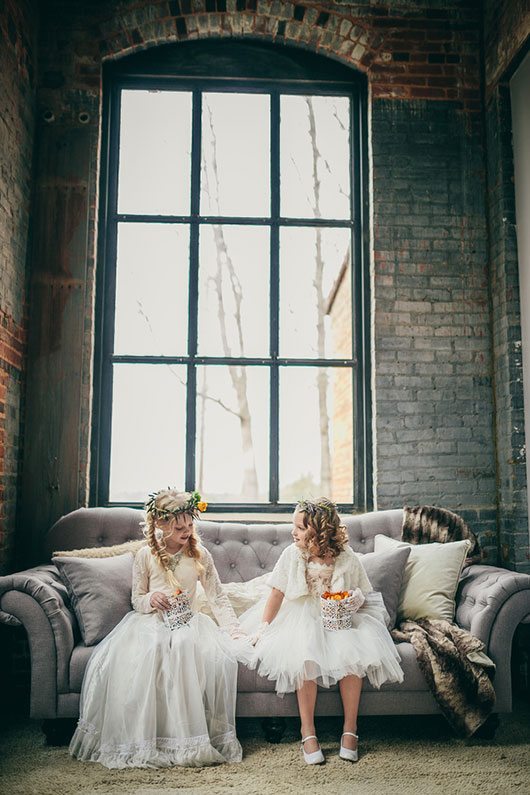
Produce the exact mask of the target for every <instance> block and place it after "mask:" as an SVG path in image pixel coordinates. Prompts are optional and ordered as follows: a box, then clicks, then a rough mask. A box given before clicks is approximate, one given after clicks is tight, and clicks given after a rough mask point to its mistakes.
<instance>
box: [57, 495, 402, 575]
mask: <svg viewBox="0 0 530 795" xmlns="http://www.w3.org/2000/svg"><path fill="white" fill-rule="evenodd" d="M258 516H259V514H258ZM143 518H144V514H143V511H140V510H138V509H135V508H79V509H78V510H77V511H72V512H71V513H68V514H66V515H65V516H63V517H61V519H59V520H58V521H57V522H56V523H55V524H54V525H53V527H52V528H51V529H50V530H49V532H48V535H47V537H46V555H47V560H49V559H50V558H51V555H52V553H53V552H54V551H56V550H68V549H81V548H85V547H98V546H112V545H113V544H122V543H124V542H126V541H137V540H138V539H140V538H142V534H141V530H140V527H139V523H140V522H141V521H142V520H143ZM402 520H403V510H402V509H401V508H399V509H396V510H389V511H373V512H372V513H364V514H357V515H345V516H342V521H343V523H344V525H345V526H346V528H347V530H348V534H349V537H350V543H351V546H352V548H353V549H354V550H355V552H372V551H373V548H374V536H375V535H377V533H382V534H384V535H387V536H390V537H391V538H399V537H400V536H401V524H402ZM196 527H197V530H198V533H199V535H200V537H201V539H202V541H203V543H204V545H205V546H206V547H207V549H209V550H210V552H211V553H212V555H213V558H214V561H215V565H216V567H217V570H218V572H219V576H220V578H221V580H222V581H223V582H233V581H240V582H243V581H246V580H250V579H252V578H253V577H258V576H259V575H260V574H265V572H267V571H271V570H272V569H273V568H274V564H275V563H276V561H277V560H278V558H279V557H280V554H281V552H282V550H283V549H285V547H286V546H287V545H288V544H290V543H292V538H291V530H292V524H291V523H277V524H274V523H272V522H271V523H270V524H269V523H267V524H257V523H256V524H243V523H239V522H228V521H226V522H224V521H222V522H217V521H215V522H213V521H207V520H199V521H198V522H197V523H196Z"/></svg>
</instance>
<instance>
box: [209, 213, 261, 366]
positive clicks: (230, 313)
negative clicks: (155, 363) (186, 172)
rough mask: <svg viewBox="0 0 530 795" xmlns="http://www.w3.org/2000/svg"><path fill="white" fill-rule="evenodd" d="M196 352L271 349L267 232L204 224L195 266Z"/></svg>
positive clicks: (249, 352)
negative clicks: (197, 265)
mask: <svg viewBox="0 0 530 795" xmlns="http://www.w3.org/2000/svg"><path fill="white" fill-rule="evenodd" d="M199 352H200V354H201V355H208V356H266V355H267V354H268V352H269V231H268V229H265V228H263V227H250V226H245V227H241V226H221V225H216V226H203V227H201V237H200V265H199Z"/></svg>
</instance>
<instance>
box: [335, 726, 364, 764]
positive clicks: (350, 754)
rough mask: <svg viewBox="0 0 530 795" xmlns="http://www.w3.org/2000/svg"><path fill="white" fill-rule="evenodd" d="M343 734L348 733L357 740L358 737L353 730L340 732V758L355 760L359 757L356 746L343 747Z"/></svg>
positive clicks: (349, 760)
mask: <svg viewBox="0 0 530 795" xmlns="http://www.w3.org/2000/svg"><path fill="white" fill-rule="evenodd" d="M345 734H348V735H349V736H350V737H355V738H356V739H357V740H358V739H359V735H358V734H354V733H353V732H342V734H341V737H340V751H339V756H340V758H341V759H346V760H347V761H348V762H357V760H358V759H359V751H358V750H357V748H355V749H353V748H345V747H344V746H343V744H342V738H343V737H344V735H345Z"/></svg>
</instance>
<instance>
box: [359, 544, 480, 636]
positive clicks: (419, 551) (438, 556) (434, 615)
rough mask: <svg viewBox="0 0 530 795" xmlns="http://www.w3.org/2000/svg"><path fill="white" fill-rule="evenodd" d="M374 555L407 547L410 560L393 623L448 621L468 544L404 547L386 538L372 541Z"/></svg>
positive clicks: (451, 616) (408, 545) (404, 545)
mask: <svg viewBox="0 0 530 795" xmlns="http://www.w3.org/2000/svg"><path fill="white" fill-rule="evenodd" d="M374 543H375V550H376V552H383V551H385V550H389V549H398V548H400V547H401V548H403V547H408V548H409V549H410V556H409V559H408V561H407V563H406V565H405V574H404V577H403V584H402V587H401V593H400V597H399V604H398V612H397V619H398V621H404V620H406V619H410V620H412V621H416V620H417V619H418V618H430V619H445V620H446V621H452V620H453V618H454V615H455V595H456V589H457V587H458V581H459V579H460V574H461V572H462V567H463V565H464V561H465V558H466V555H467V553H468V550H469V547H470V544H469V541H452V542H449V543H447V544H439V543H437V542H434V543H432V544H420V545H416V544H408V543H407V542H405V541H396V540H394V539H393V538H388V537H387V536H383V535H377V536H376V537H375V542H374Z"/></svg>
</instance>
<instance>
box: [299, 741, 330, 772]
mask: <svg viewBox="0 0 530 795" xmlns="http://www.w3.org/2000/svg"><path fill="white" fill-rule="evenodd" d="M316 739H317V737H316V735H315V734H308V735H307V737H302V753H303V755H304V762H305V763H306V764H307V765H321V764H322V762H325V761H326V760H325V759H324V754H323V753H322V748H319V749H318V751H313V752H312V753H310V754H306V752H305V750H304V743H305V741H306V740H316Z"/></svg>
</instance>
